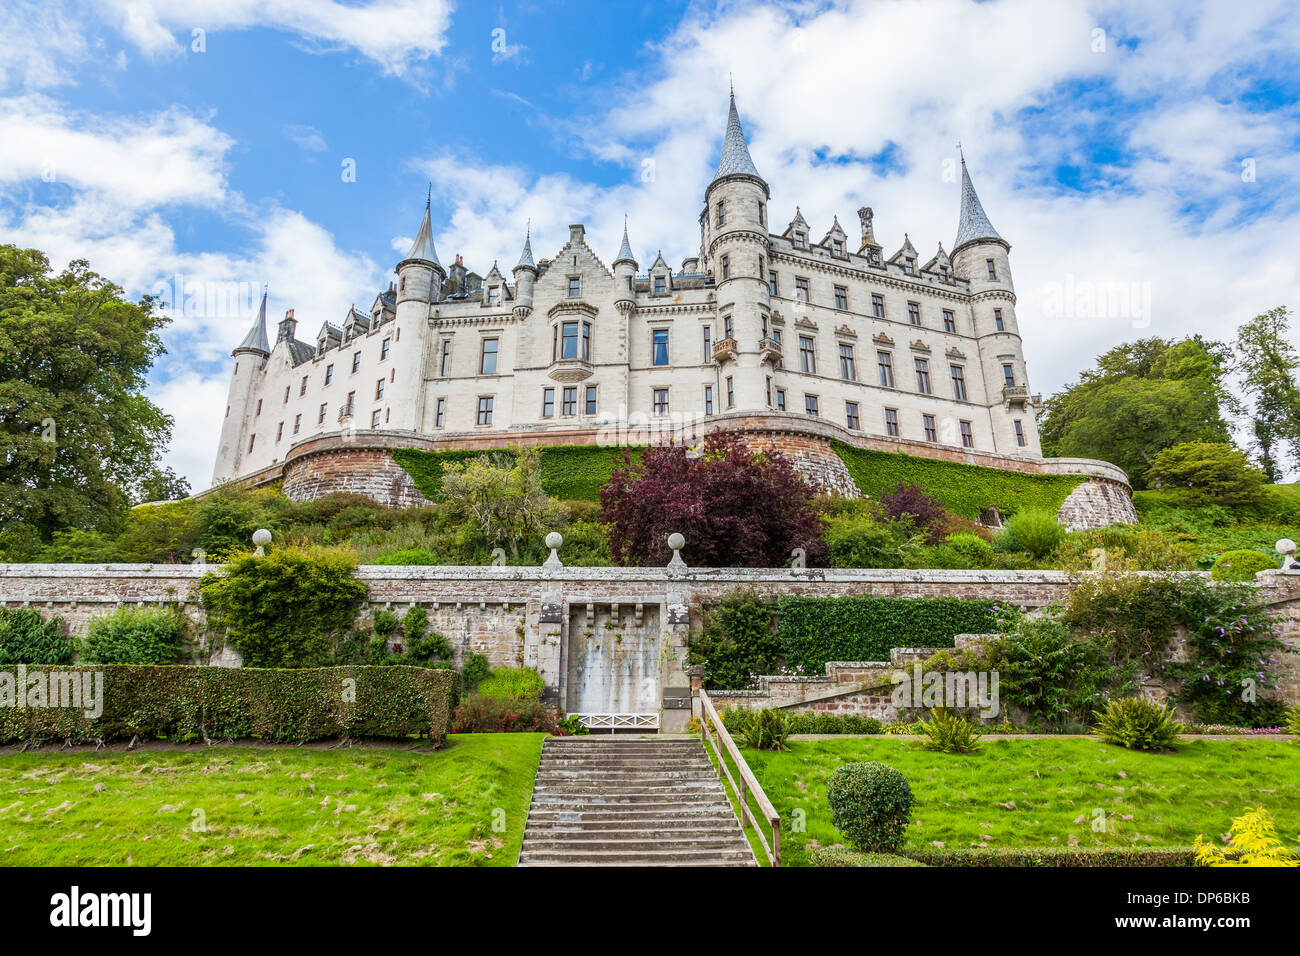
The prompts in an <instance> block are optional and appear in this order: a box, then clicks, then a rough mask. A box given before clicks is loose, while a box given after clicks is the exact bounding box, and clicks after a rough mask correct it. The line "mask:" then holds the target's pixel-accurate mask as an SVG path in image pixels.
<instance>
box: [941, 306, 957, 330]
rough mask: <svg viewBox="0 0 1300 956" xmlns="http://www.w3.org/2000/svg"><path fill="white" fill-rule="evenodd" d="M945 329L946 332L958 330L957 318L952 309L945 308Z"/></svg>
mask: <svg viewBox="0 0 1300 956" xmlns="http://www.w3.org/2000/svg"><path fill="white" fill-rule="evenodd" d="M943 330H944V331H945V332H956V331H957V319H956V317H955V316H954V315H953V314H952V309H944V310H943Z"/></svg>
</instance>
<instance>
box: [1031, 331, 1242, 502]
mask: <svg viewBox="0 0 1300 956" xmlns="http://www.w3.org/2000/svg"><path fill="white" fill-rule="evenodd" d="M1230 363H1231V351H1230V349H1229V348H1228V347H1227V346H1224V345H1222V344H1221V343H1217V342H1206V341H1204V340H1202V339H1201V338H1199V337H1193V338H1188V339H1183V340H1182V341H1180V342H1169V341H1166V340H1164V339H1158V338H1152V339H1141V340H1139V341H1137V342H1129V343H1125V344H1123V345H1119V346H1116V347H1115V348H1113V349H1111V350H1110V351H1109V352H1106V353H1105V354H1104V355H1102V356H1100V357H1099V358H1098V359H1097V367H1096V368H1094V369H1089V370H1088V371H1086V372H1084V373H1083V374H1082V375H1081V376H1080V377H1079V381H1078V383H1077V384H1075V385H1071V386H1069V387H1068V388H1066V389H1065V390H1064V391H1062V392H1059V393H1057V394H1056V395H1053V396H1052V397H1051V398H1049V399H1048V400H1047V402H1046V403H1045V405H1046V415H1045V417H1044V419H1043V422H1042V426H1041V428H1040V434H1041V436H1042V440H1043V451H1044V453H1045V454H1048V455H1064V456H1071V457H1075V456H1077V457H1082V458H1100V459H1102V460H1104V461H1109V462H1113V463H1114V464H1116V465H1119V466H1120V467H1121V468H1123V469H1124V470H1125V471H1126V472H1128V475H1129V477H1130V478H1131V479H1132V480H1133V482H1134V484H1135V486H1136V487H1139V488H1143V487H1146V472H1147V469H1148V468H1149V467H1150V466H1151V462H1152V461H1153V460H1154V459H1155V456H1156V455H1157V454H1159V452H1160V451H1161V450H1162V449H1165V448H1168V447H1170V446H1172V445H1177V444H1180V443H1182V442H1189V441H1206V442H1227V441H1228V440H1229V433H1228V424H1227V422H1226V421H1225V420H1224V412H1225V411H1228V412H1233V411H1236V410H1237V409H1239V407H1240V402H1239V400H1238V399H1236V398H1235V397H1234V396H1233V395H1232V394H1231V393H1230V392H1229V391H1228V390H1227V388H1226V387H1225V385H1224V377H1225V375H1226V372H1227V370H1228V368H1229V367H1230Z"/></svg>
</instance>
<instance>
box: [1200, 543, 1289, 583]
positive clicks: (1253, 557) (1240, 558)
mask: <svg viewBox="0 0 1300 956" xmlns="http://www.w3.org/2000/svg"><path fill="white" fill-rule="evenodd" d="M1276 570H1277V562H1276V561H1274V560H1273V558H1272V557H1271V556H1270V555H1267V554H1264V553H1263V552H1262V551H1253V550H1240V551H1225V552H1224V553H1223V554H1221V555H1219V559H1218V560H1217V561H1215V562H1214V566H1213V567H1212V568H1210V578H1211V579H1212V580H1215V581H1253V580H1255V573H1256V572H1257V571H1276Z"/></svg>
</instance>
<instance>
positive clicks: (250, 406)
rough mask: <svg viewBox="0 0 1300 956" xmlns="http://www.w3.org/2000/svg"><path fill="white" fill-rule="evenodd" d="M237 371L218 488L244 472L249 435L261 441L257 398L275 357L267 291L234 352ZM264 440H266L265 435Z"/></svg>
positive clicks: (215, 480)
mask: <svg viewBox="0 0 1300 956" xmlns="http://www.w3.org/2000/svg"><path fill="white" fill-rule="evenodd" d="M230 354H231V356H232V357H233V358H234V360H235V368H234V371H233V372H231V375H230V390H229V391H228V392H227V393H226V414H225V417H224V418H223V419H222V421H221V440H220V443H219V444H218V446H217V461H216V465H215V467H214V468H213V472H212V483H213V484H214V485H218V484H220V483H221V482H223V481H227V480H229V479H231V478H234V477H236V476H238V475H240V474H242V473H243V469H241V467H240V463H241V462H242V461H243V458H244V456H245V455H246V454H247V453H248V452H249V451H250V450H251V449H250V448H249V447H248V439H247V438H245V437H244V435H245V432H246V433H247V434H248V436H249V437H250V438H252V440H253V441H254V442H256V441H258V440H259V439H258V437H257V423H256V421H255V418H256V405H255V403H256V401H257V398H256V395H257V392H258V386H259V385H260V383H261V380H262V369H263V367H265V365H266V360H267V358H269V357H270V355H271V343H270V340H269V339H268V338H267V337H266V290H265V289H263V290H262V304H261V306H259V307H258V310H257V317H256V318H255V319H253V325H252V327H251V328H250V329H249V330H248V334H247V335H245V336H244V340H243V341H242V342H240V343H239V344H238V345H237V346H235V349H234V351H233V352H231V353H230ZM261 440H266V436H262V438H261Z"/></svg>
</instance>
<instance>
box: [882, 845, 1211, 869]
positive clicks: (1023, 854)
mask: <svg viewBox="0 0 1300 956" xmlns="http://www.w3.org/2000/svg"><path fill="white" fill-rule="evenodd" d="M904 852H905V853H906V854H907V855H908V856H909V857H911V858H912V859H913V860H916V861H917V862H918V863H922V864H924V865H925V866H985V867H989V866H994V867H1004V866H1005V867H1026V866H1195V865H1196V851H1195V850H1193V849H1192V848H1191V847H1189V846H1186V847H1184V846H1179V847H1068V846H1065V847H1039V848H1032V847H1005V848H1004V847H989V848H987V849H973V848H966V847H960V848H953V849H939V848H937V847H933V848H932V847H926V848H924V849H916V850H912V849H908V850H905V851H904Z"/></svg>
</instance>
